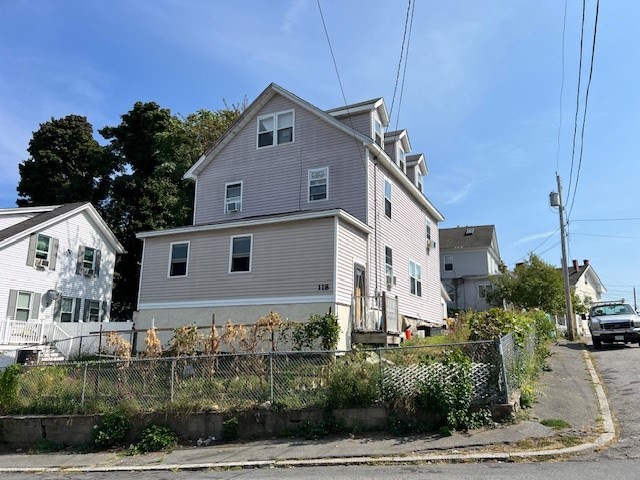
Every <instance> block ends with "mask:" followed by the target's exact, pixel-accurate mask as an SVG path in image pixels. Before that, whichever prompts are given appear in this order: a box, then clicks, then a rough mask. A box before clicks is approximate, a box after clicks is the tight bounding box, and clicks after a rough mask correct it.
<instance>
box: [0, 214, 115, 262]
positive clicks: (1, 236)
mask: <svg viewBox="0 0 640 480" xmlns="http://www.w3.org/2000/svg"><path fill="white" fill-rule="evenodd" d="M8 210H10V211H11V212H10V213H20V211H21V209H20V208H12V209H8ZM0 212H2V210H0ZM80 212H86V213H87V214H88V215H89V217H90V218H91V219H92V220H93V221H94V223H95V224H96V226H97V227H98V229H99V230H100V231H101V232H102V234H103V235H104V236H105V238H106V239H107V241H108V242H109V243H110V244H111V246H112V247H113V249H114V250H115V251H116V252H117V253H125V250H124V247H123V246H122V244H121V243H120V242H119V241H118V239H117V238H116V237H115V235H114V234H113V232H112V231H111V229H110V228H109V227H108V226H107V224H106V223H105V222H104V220H103V219H102V217H101V216H100V214H99V213H98V212H97V210H96V209H95V208H94V207H93V205H91V203H89V202H79V203H67V204H64V205H52V206H47V207H37V208H33V207H27V208H25V213H35V215H33V216H32V217H30V218H28V219H26V220H23V221H22V222H20V223H16V224H14V225H11V226H9V227H7V228H4V229H2V230H0V248H3V247H5V246H7V245H9V244H11V243H14V242H15V241H17V240H19V239H21V238H23V237H26V236H27V235H31V234H32V233H35V232H37V231H39V230H42V229H43V228H47V227H49V226H50V225H53V224H55V223H58V222H60V221H62V220H64V219H66V218H69V217H72V216H73V215H76V214H77V213H80Z"/></svg>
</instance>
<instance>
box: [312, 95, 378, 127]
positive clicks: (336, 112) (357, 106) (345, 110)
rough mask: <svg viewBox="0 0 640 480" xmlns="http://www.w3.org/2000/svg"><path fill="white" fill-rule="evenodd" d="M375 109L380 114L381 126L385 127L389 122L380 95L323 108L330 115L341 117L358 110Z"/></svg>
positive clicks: (358, 111)
mask: <svg viewBox="0 0 640 480" xmlns="http://www.w3.org/2000/svg"><path fill="white" fill-rule="evenodd" d="M371 110H376V111H377V112H378V115H379V116H380V120H381V122H382V126H384V127H386V126H387V125H388V124H389V114H388V113H387V106H386V105H385V103H384V99H383V98H382V97H378V98H374V99H372V100H365V101H364V102H358V103H351V104H349V105H345V106H343V107H336V108H330V109H329V110H325V111H326V112H327V113H328V114H329V115H331V116H332V117H343V116H345V115H353V114H356V113H360V112H368V111H371Z"/></svg>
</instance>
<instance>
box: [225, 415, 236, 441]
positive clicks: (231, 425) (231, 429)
mask: <svg viewBox="0 0 640 480" xmlns="http://www.w3.org/2000/svg"><path fill="white" fill-rule="evenodd" d="M239 424H240V422H239V421H238V417H231V418H229V419H227V420H225V421H224V422H222V439H223V440H224V441H227V442H232V441H233V440H237V439H238V437H239V433H238V426H239Z"/></svg>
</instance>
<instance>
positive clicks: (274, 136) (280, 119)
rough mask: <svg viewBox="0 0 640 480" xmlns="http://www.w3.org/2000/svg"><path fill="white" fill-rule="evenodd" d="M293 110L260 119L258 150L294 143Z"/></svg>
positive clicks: (263, 116) (262, 116)
mask: <svg viewBox="0 0 640 480" xmlns="http://www.w3.org/2000/svg"><path fill="white" fill-rule="evenodd" d="M293 124H294V115H293V110H289V111H286V112H278V113H272V114H270V115H261V116H260V117H258V148H261V147H268V146H271V145H281V144H283V143H291V142H293Z"/></svg>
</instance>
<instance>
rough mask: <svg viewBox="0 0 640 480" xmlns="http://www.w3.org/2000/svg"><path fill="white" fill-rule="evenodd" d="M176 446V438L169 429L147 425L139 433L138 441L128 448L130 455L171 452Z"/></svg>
mask: <svg viewBox="0 0 640 480" xmlns="http://www.w3.org/2000/svg"><path fill="white" fill-rule="evenodd" d="M177 444H178V437H177V436H176V434H175V433H174V431H173V430H171V429H170V428H169V427H165V426H162V425H155V424H153V423H152V424H149V425H147V426H146V427H145V428H144V429H143V430H142V432H141V433H140V438H139V439H138V441H137V442H136V443H135V444H133V445H131V446H130V447H129V454H130V455H137V454H140V453H149V452H159V451H160V450H171V449H173V448H175V447H176V445H177Z"/></svg>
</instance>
